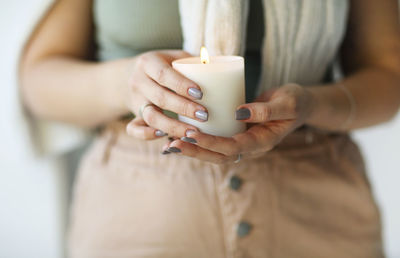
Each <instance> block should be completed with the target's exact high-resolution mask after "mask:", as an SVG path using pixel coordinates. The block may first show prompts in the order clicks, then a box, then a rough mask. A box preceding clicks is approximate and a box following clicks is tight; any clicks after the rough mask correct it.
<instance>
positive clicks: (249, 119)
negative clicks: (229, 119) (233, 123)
mask: <svg viewBox="0 0 400 258" xmlns="http://www.w3.org/2000/svg"><path fill="white" fill-rule="evenodd" d="M293 106H294V105H293V103H292V100H288V101H283V100H282V99H280V100H274V101H271V102H254V103H248V104H243V105H240V106H239V107H238V109H237V110H236V120H242V121H243V122H246V123H263V122H268V121H273V120H288V119H295V118H296V112H295V107H293Z"/></svg>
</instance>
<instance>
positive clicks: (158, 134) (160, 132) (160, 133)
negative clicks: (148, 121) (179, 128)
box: [155, 130, 167, 137]
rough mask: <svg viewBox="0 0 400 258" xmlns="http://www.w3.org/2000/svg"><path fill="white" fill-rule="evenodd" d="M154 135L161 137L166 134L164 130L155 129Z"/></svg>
mask: <svg viewBox="0 0 400 258" xmlns="http://www.w3.org/2000/svg"><path fill="white" fill-rule="evenodd" d="M155 135H156V136H158V137H161V136H166V135H167V134H166V133H164V132H163V131H161V130H157V131H156V133H155Z"/></svg>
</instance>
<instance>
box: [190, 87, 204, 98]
mask: <svg viewBox="0 0 400 258" xmlns="http://www.w3.org/2000/svg"><path fill="white" fill-rule="evenodd" d="M188 93H189V95H190V96H192V97H193V98H196V99H201V98H202V97H203V92H201V90H199V89H196V88H189V90H188Z"/></svg>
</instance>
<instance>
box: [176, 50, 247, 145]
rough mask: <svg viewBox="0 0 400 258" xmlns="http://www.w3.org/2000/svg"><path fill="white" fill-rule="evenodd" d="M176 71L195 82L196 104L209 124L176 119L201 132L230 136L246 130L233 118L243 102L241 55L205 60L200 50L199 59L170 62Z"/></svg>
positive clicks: (181, 118) (183, 117) (181, 117)
mask: <svg viewBox="0 0 400 258" xmlns="http://www.w3.org/2000/svg"><path fill="white" fill-rule="evenodd" d="M172 66H173V67H174V69H175V70H177V71H178V72H180V73H181V74H183V75H184V76H186V77H187V78H189V79H190V80H192V81H194V82H195V83H197V84H198V85H199V86H200V88H201V90H202V92H203V98H202V99H201V100H197V101H196V102H197V103H199V104H201V105H203V106H204V107H206V108H207V110H208V121H207V122H199V121H196V120H194V119H191V118H188V117H185V116H181V115H179V120H180V121H182V122H185V123H188V124H191V125H194V126H196V127H197V128H199V130H200V131H201V132H204V133H207V134H212V135H216V136H224V137H231V136H233V135H235V134H237V133H240V132H244V131H245V130H246V124H245V123H243V122H241V121H237V120H236V119H235V111H236V109H237V107H238V106H239V105H241V104H243V103H245V86H244V59H243V57H240V56H212V57H211V58H209V57H208V54H207V50H206V49H205V48H204V47H203V48H202V49H201V51H200V57H189V58H183V59H179V60H176V61H174V62H173V63H172Z"/></svg>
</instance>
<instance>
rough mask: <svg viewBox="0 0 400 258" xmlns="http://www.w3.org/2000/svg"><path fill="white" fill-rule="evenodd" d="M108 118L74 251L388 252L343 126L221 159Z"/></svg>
mask: <svg viewBox="0 0 400 258" xmlns="http://www.w3.org/2000/svg"><path fill="white" fill-rule="evenodd" d="M166 141H167V139H165V137H164V138H162V139H158V140H154V141H142V140H137V139H134V138H131V137H129V136H127V135H126V134H125V129H124V124H123V123H114V124H112V125H110V126H108V127H107V128H106V129H105V130H104V131H103V132H102V133H101V134H100V135H99V136H98V137H97V139H96V140H95V142H94V144H93V145H92V146H91V148H90V150H89V151H88V152H87V153H86V155H85V156H84V157H83V161H82V164H81V166H80V169H79V173H78V177H77V181H76V184H75V189H74V198H73V205H72V210H71V220H70V225H69V234H68V242H69V243H68V253H69V257H71V258H100V257H113V258H117V257H132V258H134V257H135V258H136V257H140V258H143V257H163V258H168V257H174V258H176V257H185V258H189V257H196V258H197V257H199V258H200V257H202V258H203V257H221V258H222V257H224V258H225V257H226V258H228V257H229V258H231V257H232V258H239V257H243V258H244V257H272V258H289V257H297V258H302V257H304V258H310V257H327V258H330V257H332V258H337V257H341V258H346V257H351V258H357V257H360V258H361V257H362V258H368V257H371V258H372V257H383V253H382V242H381V225H380V217H379V211H378V209H377V206H376V204H375V201H374V199H373V196H372V194H371V188H370V185H369V183H368V179H367V177H366V175H365V169H364V165H363V160H362V158H361V155H360V152H359V150H358V148H357V146H356V145H355V144H354V143H353V142H352V141H351V139H350V137H349V136H348V135H346V134H328V133H325V132H321V131H318V130H315V129H312V128H302V129H299V130H297V131H296V132H294V133H292V134H291V135H289V136H288V137H286V138H285V139H284V141H283V142H282V143H280V144H279V145H278V146H277V147H276V148H275V149H274V150H272V151H270V152H267V153H265V154H264V155H263V156H261V157H258V158H256V159H251V160H246V159H243V160H241V161H240V162H239V163H237V164H234V163H232V164H224V165H216V164H211V163H206V162H202V161H199V160H196V159H193V158H189V157H185V156H182V155H180V154H169V155H161V154H160V152H161V148H162V146H163V144H164V143H165V142H166Z"/></svg>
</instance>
